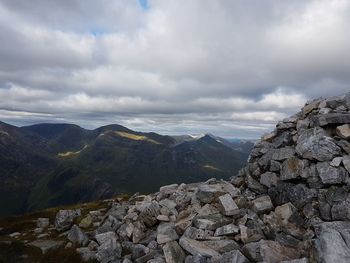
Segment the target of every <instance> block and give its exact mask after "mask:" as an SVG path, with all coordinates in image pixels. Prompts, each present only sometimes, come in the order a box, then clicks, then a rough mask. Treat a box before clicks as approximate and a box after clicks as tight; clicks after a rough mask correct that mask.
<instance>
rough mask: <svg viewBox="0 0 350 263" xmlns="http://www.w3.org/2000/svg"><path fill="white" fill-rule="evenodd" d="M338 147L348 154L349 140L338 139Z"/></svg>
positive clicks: (349, 150)
mask: <svg viewBox="0 0 350 263" xmlns="http://www.w3.org/2000/svg"><path fill="white" fill-rule="evenodd" d="M336 143H337V145H338V146H339V147H341V148H342V149H343V150H344V151H345V152H346V153H347V154H350V142H347V141H345V140H340V141H337V142H336Z"/></svg>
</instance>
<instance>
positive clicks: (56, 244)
mask: <svg viewBox="0 0 350 263" xmlns="http://www.w3.org/2000/svg"><path fill="white" fill-rule="evenodd" d="M63 244H64V242H63V241H56V240H47V239H41V240H34V241H32V242H30V243H29V245H31V246H34V247H38V248H40V249H41V252H42V253H43V254H46V253H47V252H50V251H54V250H57V249H59V248H60V247H62V246H63Z"/></svg>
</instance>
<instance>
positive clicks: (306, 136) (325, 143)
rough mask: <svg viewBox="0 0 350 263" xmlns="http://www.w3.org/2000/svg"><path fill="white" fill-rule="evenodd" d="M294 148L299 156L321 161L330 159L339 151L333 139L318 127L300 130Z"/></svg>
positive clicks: (338, 153)
mask: <svg viewBox="0 0 350 263" xmlns="http://www.w3.org/2000/svg"><path fill="white" fill-rule="evenodd" d="M295 149H296V152H297V153H298V154H299V156H301V157H303V158H306V159H310V160H318V161H321V162H324V161H330V160H332V159H333V158H334V157H335V156H337V155H340V152H341V151H340V148H339V147H338V146H337V145H336V143H335V141H334V140H333V139H332V138H331V137H328V136H327V135H326V132H325V131H324V130H323V129H322V128H320V127H315V128H313V129H308V130H304V131H302V132H301V134H300V136H299V138H298V140H297V146H296V148H295Z"/></svg>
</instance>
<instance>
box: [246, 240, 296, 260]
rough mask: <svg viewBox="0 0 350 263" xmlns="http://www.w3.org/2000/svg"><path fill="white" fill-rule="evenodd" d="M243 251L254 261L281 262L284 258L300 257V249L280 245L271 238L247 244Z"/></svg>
mask: <svg viewBox="0 0 350 263" xmlns="http://www.w3.org/2000/svg"><path fill="white" fill-rule="evenodd" d="M242 250H243V253H244V254H245V255H246V256H247V257H248V258H249V259H251V260H253V261H264V262H266V263H279V262H281V261H283V260H292V259H298V258H300V253H299V251H298V250H296V249H294V248H291V247H285V246H282V245H280V244H279V243H278V242H275V241H271V240H260V241H259V242H253V243H249V244H246V245H245V246H244V247H243V248H242Z"/></svg>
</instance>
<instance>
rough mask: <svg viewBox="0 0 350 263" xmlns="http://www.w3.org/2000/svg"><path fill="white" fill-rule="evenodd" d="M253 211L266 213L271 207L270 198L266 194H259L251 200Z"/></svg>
mask: <svg viewBox="0 0 350 263" xmlns="http://www.w3.org/2000/svg"><path fill="white" fill-rule="evenodd" d="M252 208H253V211H254V212H256V213H266V212H268V211H271V210H272V209H273V205H272V202H271V198H270V197H269V196H268V195H264V196H261V197H259V198H257V199H255V200H254V201H253V206H252Z"/></svg>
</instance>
